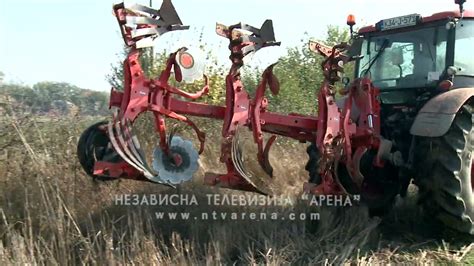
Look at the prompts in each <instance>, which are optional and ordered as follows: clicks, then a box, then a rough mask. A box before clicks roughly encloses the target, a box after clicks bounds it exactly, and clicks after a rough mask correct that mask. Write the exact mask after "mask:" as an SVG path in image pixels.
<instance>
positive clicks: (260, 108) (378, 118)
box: [78, 0, 474, 234]
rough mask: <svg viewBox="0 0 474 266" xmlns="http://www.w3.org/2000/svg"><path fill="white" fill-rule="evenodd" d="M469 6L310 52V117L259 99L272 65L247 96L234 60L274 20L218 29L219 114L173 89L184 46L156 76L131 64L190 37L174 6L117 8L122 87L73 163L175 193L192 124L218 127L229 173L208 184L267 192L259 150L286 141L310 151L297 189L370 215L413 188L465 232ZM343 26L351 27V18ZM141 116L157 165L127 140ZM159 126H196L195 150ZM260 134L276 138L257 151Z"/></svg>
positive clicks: (469, 190) (270, 84) (261, 40)
mask: <svg viewBox="0 0 474 266" xmlns="http://www.w3.org/2000/svg"><path fill="white" fill-rule="evenodd" d="M464 2H465V1H459V0H458V1H456V3H457V4H459V6H460V10H459V11H456V12H443V13H437V14H434V15H432V16H429V17H422V16H420V15H417V14H414V15H408V16H402V17H397V18H391V19H385V20H382V21H380V22H379V23H377V24H376V25H375V26H370V27H364V28H362V29H360V30H359V32H358V34H354V35H353V38H352V42H351V44H350V45H349V44H346V43H342V44H339V45H336V46H334V47H326V46H324V45H322V44H320V43H317V42H311V43H310V49H311V50H312V51H314V52H316V53H319V54H321V55H322V56H324V58H325V59H324V61H323V62H322V65H321V67H322V70H323V75H324V81H323V84H322V85H321V88H320V90H319V92H318V99H317V101H318V117H313V116H305V115H298V114H290V115H286V114H278V113H273V112H270V111H268V110H267V105H268V100H267V98H266V97H265V91H266V89H267V88H269V89H270V91H271V93H272V94H274V95H276V94H278V92H279V89H280V86H279V82H278V79H277V78H276V77H275V75H274V74H273V67H274V65H271V66H269V67H268V68H267V69H266V70H265V71H264V72H263V74H262V79H261V81H260V83H259V85H258V87H257V88H256V90H255V91H256V92H255V95H253V96H252V95H250V94H249V93H247V91H246V90H245V88H244V86H243V83H242V80H241V74H240V68H241V67H242V66H243V58H244V57H245V56H246V55H248V54H249V53H253V52H257V51H258V50H259V49H262V48H265V47H268V46H274V45H279V44H280V43H279V42H276V41H275V36H274V32H273V26H272V21H271V20H267V21H265V22H264V23H263V25H262V27H261V28H260V29H259V28H256V27H252V26H250V25H247V24H243V23H239V24H236V25H232V26H225V25H221V24H217V26H216V32H217V34H218V35H220V36H222V37H224V38H227V39H228V40H229V49H230V52H231V55H230V57H229V58H230V59H231V61H232V66H231V68H230V70H229V73H228V75H227V77H226V100H225V106H215V105H208V104H204V103H200V102H196V101H194V100H196V99H199V98H201V97H204V96H205V95H206V94H207V93H208V92H209V89H210V88H209V86H208V85H207V77H206V76H204V80H205V81H206V82H205V83H206V85H205V86H204V87H203V88H202V89H201V90H199V91H197V92H194V93H190V92H186V91H183V90H181V89H179V88H177V87H174V86H172V85H170V83H169V80H170V78H172V77H173V78H174V79H175V80H176V81H178V82H180V81H182V80H183V79H186V77H187V76H188V75H189V73H190V70H192V69H193V67H194V65H195V63H196V62H195V57H194V56H193V55H192V53H191V52H190V50H189V49H187V48H185V47H183V48H181V49H179V50H178V51H176V52H175V53H172V54H171V55H170V56H169V59H168V61H167V64H166V67H165V69H164V70H163V71H162V73H161V75H160V76H159V77H158V78H151V77H146V76H145V75H144V72H143V70H142V68H141V66H140V61H139V56H140V49H141V48H142V47H146V46H149V45H150V44H151V41H152V40H153V39H154V38H156V37H158V36H160V35H162V34H164V33H166V32H169V31H173V30H184V29H187V27H186V26H183V25H182V23H181V20H180V18H179V16H178V14H177V13H176V10H175V9H174V7H173V5H172V4H171V2H170V0H164V1H163V5H162V6H161V8H160V9H159V10H156V9H152V8H149V7H146V6H141V5H132V6H126V5H124V4H118V5H115V6H114V12H115V15H116V17H117V21H118V23H119V25H120V29H121V32H122V35H123V38H124V40H125V43H126V45H127V46H128V47H130V50H129V54H128V57H127V58H126V60H125V61H124V89H123V91H118V90H116V89H114V88H113V89H112V91H111V95H110V107H114V108H116V112H115V114H114V116H113V119H112V121H111V122H100V123H97V124H95V125H92V126H91V127H89V128H88V129H87V130H86V131H85V132H84V133H83V134H82V136H81V138H80V140H79V143H78V157H79V160H80V162H81V165H82V166H83V168H84V170H85V171H86V172H87V173H88V174H89V175H91V176H92V177H94V178H96V179H100V180H113V179H118V178H127V179H135V180H142V181H148V182H153V183H158V184H162V185H166V186H171V187H174V186H176V185H177V184H180V183H182V182H185V181H188V180H190V179H191V178H192V176H193V174H194V173H195V172H196V170H197V169H198V164H199V162H198V154H200V153H201V152H202V151H203V149H204V143H205V134H204V133H203V132H201V131H200V130H199V128H198V126H197V125H196V124H195V123H194V122H193V121H192V120H191V119H190V118H189V117H188V116H200V117H208V118H214V119H222V120H223V122H224V123H223V128H222V140H221V158H220V161H221V162H222V163H224V164H225V166H226V168H227V173H224V174H220V173H207V174H206V176H205V182H206V183H207V184H208V185H217V186H220V187H225V188H231V189H239V190H244V191H253V192H257V193H262V194H271V193H272V192H271V189H270V188H269V186H268V183H269V182H271V177H272V175H273V169H272V167H271V165H270V162H269V160H268V154H269V152H270V147H271V145H272V144H273V143H274V141H275V139H276V136H277V135H279V136H285V137H290V138H293V139H296V140H299V141H301V142H309V143H311V144H310V145H309V147H308V149H307V150H308V154H309V161H308V163H307V165H306V169H307V170H308V171H309V176H310V178H309V182H308V183H306V184H305V185H304V189H305V191H306V192H308V193H313V194H346V195H348V194H359V195H361V197H362V199H363V200H364V202H366V204H367V205H368V207H369V209H370V211H371V212H372V214H374V215H381V214H384V213H385V212H387V211H388V210H390V208H391V206H392V205H393V203H394V201H395V197H396V196H397V195H401V196H404V195H406V194H407V188H408V185H409V184H410V183H411V181H412V180H414V181H415V184H416V185H417V186H418V187H419V193H420V200H421V202H422V204H423V206H424V209H425V210H426V211H427V213H429V214H432V215H434V216H436V217H438V218H440V220H441V221H443V222H445V224H446V225H448V226H450V227H453V228H455V229H457V230H460V231H462V232H467V233H470V234H474V223H473V221H474V193H473V188H474V181H473V180H474V179H472V178H471V171H472V162H473V159H472V158H471V155H472V153H473V147H472V145H474V131H473V121H474V120H473V118H472V114H473V110H472V108H473V101H472V100H473V99H472V96H473V95H474V89H473V88H472V87H473V85H474V78H473V75H474V65H473V63H474V61H473V58H472V53H470V52H469V51H470V49H469V48H471V47H473V44H474V32H473V31H474V20H473V18H474V13H473V12H470V11H464V10H463V3H464ZM348 24H349V25H350V26H351V31H352V26H353V25H354V21H353V17H352V16H351V17H350V19H349V20H348ZM351 61H352V62H354V63H355V78H354V80H353V81H350V80H349V79H348V78H341V77H342V72H343V68H344V65H345V64H346V63H348V62H351ZM315 67H316V66H315ZM191 72H192V71H191ZM172 74H174V76H172ZM339 81H342V82H343V84H344V89H342V90H340V91H339V93H340V94H342V95H343V97H338V98H336V95H337V93H338V92H337V91H336V90H337V89H336V88H337V87H338V86H337V83H338V82H339ZM177 96H178V97H177ZM147 111H150V112H152V113H153V114H154V117H155V129H156V131H157V134H158V135H159V136H160V141H159V143H158V144H157V147H156V148H155V151H154V152H153V162H152V163H148V162H147V160H146V158H147V156H146V155H145V154H144V152H143V149H142V148H141V146H140V143H139V141H138V139H137V137H136V136H135V134H134V133H133V123H134V121H135V120H136V118H137V117H138V116H139V115H140V114H142V113H143V112H147ZM165 118H168V119H174V120H177V121H181V122H184V123H185V124H187V125H188V126H189V127H190V128H192V129H193V130H194V131H195V133H196V136H197V139H198V140H199V142H200V147H199V149H198V150H196V149H195V148H194V147H193V144H192V142H190V141H188V140H184V139H183V138H181V137H179V136H176V134H175V133H174V132H173V130H172V131H171V132H168V131H167V129H166V126H165ZM247 129H248V130H250V131H251V132H252V139H253V141H254V142H255V144H256V146H257V156H256V157H255V159H256V161H257V162H258V163H259V165H260V166H261V168H262V169H263V170H264V171H261V172H262V173H255V172H253V171H251V170H250V169H248V168H247V167H246V166H245V165H246V162H245V161H246V160H245V158H244V157H245V156H244V155H245V154H244V152H243V150H242V146H241V143H240V142H239V135H240V132H242V131H243V130H247ZM264 133H271V134H272V136H271V137H269V138H268V139H267V141H266V142H265V141H264V140H265V139H264V137H263V134H264ZM255 159H254V160H255Z"/></svg>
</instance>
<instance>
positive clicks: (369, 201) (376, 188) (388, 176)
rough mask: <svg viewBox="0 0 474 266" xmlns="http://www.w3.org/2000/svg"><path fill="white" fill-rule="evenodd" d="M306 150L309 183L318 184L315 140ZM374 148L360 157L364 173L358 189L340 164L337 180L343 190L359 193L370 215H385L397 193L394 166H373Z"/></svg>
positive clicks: (396, 176)
mask: <svg viewBox="0 0 474 266" xmlns="http://www.w3.org/2000/svg"><path fill="white" fill-rule="evenodd" d="M306 152H307V153H308V157H309V160H308V163H307V164H306V167H305V169H306V171H308V173H309V180H308V182H309V183H313V184H316V185H319V184H321V181H322V180H321V176H320V175H319V172H318V163H319V159H320V157H321V156H320V153H319V150H318V148H317V147H316V144H315V143H311V145H309V146H308V148H307V149H306ZM375 155H376V154H375V153H374V152H368V153H366V156H364V157H362V160H361V172H362V174H363V175H364V176H365V179H364V183H363V184H362V189H359V188H358V187H357V185H356V184H355V183H354V181H353V180H352V178H351V176H350V175H349V173H348V172H347V169H346V167H345V165H344V164H342V163H341V164H340V165H339V167H338V177H339V182H340V183H341V185H342V186H343V187H344V189H345V190H346V191H347V193H349V194H352V195H356V194H359V195H360V196H361V199H362V202H363V203H364V204H365V205H366V206H367V208H368V210H369V214H370V216H385V215H386V214H388V213H389V212H390V211H391V210H392V208H393V205H394V203H395V197H396V195H397V194H398V193H399V191H400V188H399V183H398V169H397V168H396V167H394V166H392V165H387V166H386V167H385V168H375V167H373V166H372V162H373V160H374V157H375Z"/></svg>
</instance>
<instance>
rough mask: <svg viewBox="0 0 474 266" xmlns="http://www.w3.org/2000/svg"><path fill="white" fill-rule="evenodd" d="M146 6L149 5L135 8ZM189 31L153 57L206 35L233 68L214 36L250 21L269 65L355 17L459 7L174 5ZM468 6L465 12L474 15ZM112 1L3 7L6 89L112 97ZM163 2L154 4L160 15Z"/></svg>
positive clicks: (392, 0) (117, 40)
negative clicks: (11, 85)
mask: <svg viewBox="0 0 474 266" xmlns="http://www.w3.org/2000/svg"><path fill="white" fill-rule="evenodd" d="M129 2H132V3H140V4H148V3H149V0H145V1H143V0H138V1H129ZM172 2H173V4H174V5H175V7H176V10H177V12H178V14H179V16H180V18H181V20H182V21H183V23H184V24H185V25H190V26H191V29H190V30H189V31H176V32H171V33H166V34H164V35H163V36H162V37H160V38H158V39H157V41H156V44H155V51H157V52H159V51H162V50H163V49H167V50H170V51H171V50H174V49H177V48H179V47H181V46H183V44H184V45H188V46H193V45H195V44H196V43H197V41H198V40H199V35H200V34H201V33H202V34H203V39H204V41H205V43H207V45H208V47H209V49H211V50H212V52H213V54H214V55H215V56H216V57H217V58H218V59H219V62H220V63H222V64H226V63H227V64H228V62H227V61H228V59H227V56H228V50H227V44H228V43H227V41H226V39H224V38H222V37H220V36H218V35H216V34H215V32H214V30H215V23H216V22H220V23H223V24H226V25H231V24H235V23H238V22H244V23H247V24H250V25H253V26H256V27H258V28H260V26H261V24H262V23H263V21H264V20H265V19H272V20H273V26H274V31H275V36H276V39H277V41H281V42H282V45H281V47H272V48H265V49H261V50H260V51H259V52H258V53H257V54H256V55H255V56H253V57H252V64H253V65H258V64H264V63H268V62H270V61H274V60H276V58H278V57H279V56H281V55H283V54H284V53H285V51H286V48H287V47H293V46H297V45H300V42H301V39H302V38H304V34H305V33H307V34H308V36H309V37H312V38H316V39H324V38H325V33H326V29H327V26H328V25H340V26H343V27H344V26H345V25H346V17H347V15H348V14H354V15H355V17H356V21H357V25H356V26H357V27H361V26H364V25H370V24H375V23H376V22H378V21H379V20H381V19H384V18H391V17H396V16H401V15H407V14H413V13H419V14H421V15H431V14H432V13H436V12H439V11H446V10H455V9H457V6H456V5H455V4H454V0H331V1H323V0H291V1H287V0H286V1H285V0H241V1H228V0H173V1H172ZM473 2H474V1H468V2H467V4H466V8H467V9H470V8H471V9H472V8H474V5H473ZM114 3H118V1H113V0H0V71H1V72H3V73H4V74H5V79H4V81H5V82H15V83H22V84H26V85H33V84H34V83H36V82H40V81H57V82H69V83H71V84H74V85H77V86H79V87H82V88H87V89H93V90H102V91H108V90H110V85H108V83H107V81H106V75H107V74H109V73H110V69H111V64H112V63H116V62H118V61H120V60H122V57H121V56H120V53H121V52H122V50H123V40H122V37H121V35H120V32H119V28H118V25H117V22H116V19H115V17H114V16H113V13H112V5H113V4H114ZM160 5H161V1H160V0H153V7H155V8H159V6H160Z"/></svg>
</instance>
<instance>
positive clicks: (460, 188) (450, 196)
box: [415, 101, 474, 235]
mask: <svg viewBox="0 0 474 266" xmlns="http://www.w3.org/2000/svg"><path fill="white" fill-rule="evenodd" d="M473 110H474V104H473V102H472V101H471V103H469V104H466V105H464V106H463V107H462V108H461V109H460V110H459V111H458V113H457V114H456V117H455V118H454V121H453V122H452V124H451V127H450V128H449V130H448V132H447V133H446V134H444V135H443V136H441V137H436V138H430V137H422V138H419V139H418V143H417V151H416V152H415V167H416V168H415V169H416V171H418V172H419V174H418V175H417V176H416V177H415V184H416V185H417V186H418V187H419V196H420V204H421V205H422V208H423V210H424V212H425V213H426V214H427V215H429V216H430V217H435V218H436V219H437V220H438V221H440V222H441V223H442V224H444V225H445V226H447V227H451V228H453V229H455V230H457V231H460V232H463V233H468V234H471V235H473V234H474V192H473V190H474V179H473V177H472V171H473V170H474V169H473V167H472V164H473V155H474V152H473V148H474V116H473Z"/></svg>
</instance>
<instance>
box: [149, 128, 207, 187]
mask: <svg viewBox="0 0 474 266" xmlns="http://www.w3.org/2000/svg"><path fill="white" fill-rule="evenodd" d="M176 156H177V157H178V158H179V160H178V161H177V160H176ZM198 160H199V154H198V152H197V151H196V149H194V147H193V144H192V143H191V141H189V140H184V139H182V138H181V137H178V136H174V137H173V138H172V139H171V143H170V156H168V155H167V154H165V153H164V152H163V151H162V150H161V148H159V147H158V148H156V149H155V150H154V152H153V168H154V169H155V171H157V172H158V173H159V174H158V175H159V177H160V179H162V180H164V181H166V182H169V183H171V184H180V183H182V182H186V181H189V180H191V179H192V177H193V175H194V173H196V171H197V170H198V168H199V163H198Z"/></svg>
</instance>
